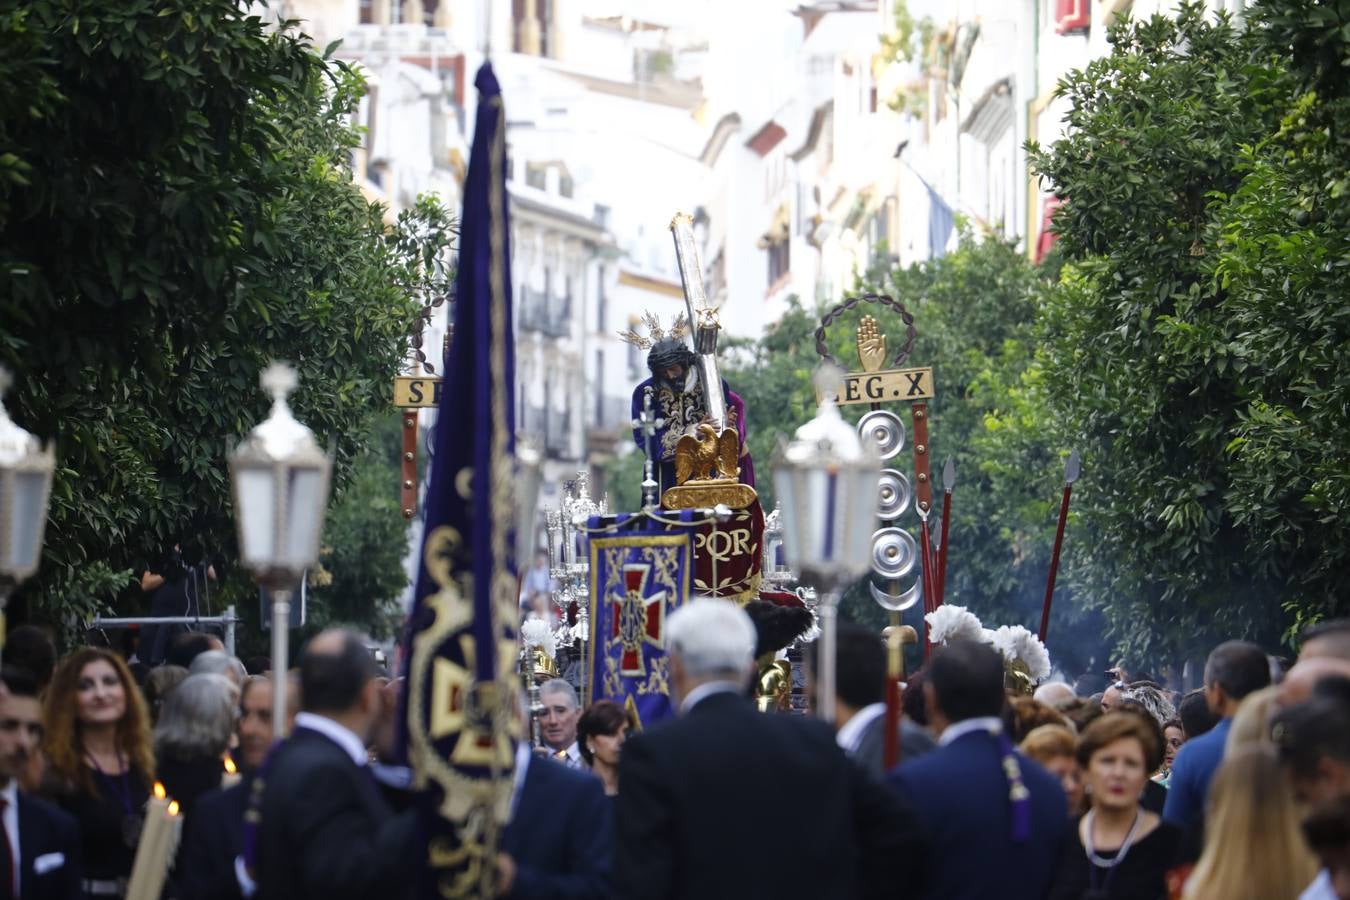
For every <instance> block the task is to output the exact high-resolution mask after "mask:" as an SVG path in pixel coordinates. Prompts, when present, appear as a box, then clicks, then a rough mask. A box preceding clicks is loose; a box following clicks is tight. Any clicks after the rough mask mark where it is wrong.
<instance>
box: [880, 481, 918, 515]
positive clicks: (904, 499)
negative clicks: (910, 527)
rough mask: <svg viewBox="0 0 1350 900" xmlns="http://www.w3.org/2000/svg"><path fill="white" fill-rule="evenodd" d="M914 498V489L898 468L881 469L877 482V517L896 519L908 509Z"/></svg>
mask: <svg viewBox="0 0 1350 900" xmlns="http://www.w3.org/2000/svg"><path fill="white" fill-rule="evenodd" d="M913 499H914V489H913V488H912V487H910V484H909V479H908V478H906V477H905V476H904V473H902V472H900V471H899V470H898V469H882V470H881V481H880V482H879V483H878V484H877V517H878V518H881V519H898V518H900V517H901V516H902V515H904V513H905V510H907V509H909V503H910V501H911V500H913Z"/></svg>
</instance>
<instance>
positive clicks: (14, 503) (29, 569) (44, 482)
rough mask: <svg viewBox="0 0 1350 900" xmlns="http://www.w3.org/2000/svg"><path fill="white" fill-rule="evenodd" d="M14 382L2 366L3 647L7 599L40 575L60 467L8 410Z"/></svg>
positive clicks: (0, 582) (0, 563)
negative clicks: (54, 483)
mask: <svg viewBox="0 0 1350 900" xmlns="http://www.w3.org/2000/svg"><path fill="white" fill-rule="evenodd" d="M10 384H11V378H10V374H9V371H8V370H7V369H4V368H0V645H2V644H4V635H5V630H4V613H5V605H6V604H7V603H8V602H9V595H10V594H11V593H12V592H13V590H14V588H15V587H17V586H18V585H19V583H20V582H22V581H23V580H24V579H25V578H27V577H28V576H30V575H32V574H33V573H34V572H36V571H37V567H38V558H39V557H40V556H41V554H42V532H43V531H44V529H45V528H46V527H47V501H48V499H49V498H50V497H51V489H52V470H53V469H55V467H56V457H55V455H54V454H53V453H52V447H51V444H48V445H47V446H46V447H43V446H42V443H41V442H40V441H39V440H38V439H37V438H36V437H34V436H33V435H31V434H29V433H28V432H27V431H24V430H23V429H22V428H20V427H19V426H18V425H16V424H14V422H13V420H11V419H10V417H9V413H8V412H6V411H5V404H4V402H3V401H4V393H5V391H6V390H8V389H9V386H10Z"/></svg>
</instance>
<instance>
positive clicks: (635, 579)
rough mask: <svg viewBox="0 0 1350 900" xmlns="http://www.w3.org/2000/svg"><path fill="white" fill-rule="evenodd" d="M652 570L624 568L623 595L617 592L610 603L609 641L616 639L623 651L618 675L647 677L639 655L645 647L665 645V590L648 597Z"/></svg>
mask: <svg viewBox="0 0 1350 900" xmlns="http://www.w3.org/2000/svg"><path fill="white" fill-rule="evenodd" d="M651 571H652V567H651V566H650V565H646V564H643V563H632V564H629V565H626V566H624V567H623V593H622V594H619V593H618V592H617V591H616V592H615V594H614V595H612V599H611V601H610V602H611V603H612V604H613V607H614V613H613V616H612V617H611V618H612V624H611V626H610V639H611V640H615V639H617V640H618V641H619V644H620V646H621V647H622V648H623V652H622V655H621V656H620V657H619V674H621V675H623V676H625V677H626V676H630V675H631V676H642V675H646V674H647V666H646V663H645V662H644V661H643V656H642V648H643V646H644V645H646V644H650V645H651V646H653V647H662V646H664V644H665V623H666V594H667V591H664V590H662V591H657V592H656V593H654V594H651V595H650V596H648V595H647V580H648V578H649V577H650V575H651Z"/></svg>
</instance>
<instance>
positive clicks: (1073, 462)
mask: <svg viewBox="0 0 1350 900" xmlns="http://www.w3.org/2000/svg"><path fill="white" fill-rule="evenodd" d="M1082 471H1083V461H1082V460H1081V459H1079V458H1078V451H1077V450H1070V451H1069V461H1068V462H1066V463H1065V464H1064V483H1065V484H1073V483H1074V482H1075V481H1077V480H1078V475H1079V473H1080V472H1082Z"/></svg>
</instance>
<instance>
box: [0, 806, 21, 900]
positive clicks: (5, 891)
mask: <svg viewBox="0 0 1350 900" xmlns="http://www.w3.org/2000/svg"><path fill="white" fill-rule="evenodd" d="M8 808H9V799H8V798H6V797H0V830H3V831H4V833H5V852H4V853H3V854H0V897H3V898H5V900H12V898H14V897H17V896H18V895H19V892H18V891H17V890H15V888H14V869H15V868H16V867H15V865H14V842H13V841H12V840H10V838H9V826H8V825H5V824H4V821H5V820H4V814H5V810H6V809H8Z"/></svg>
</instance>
